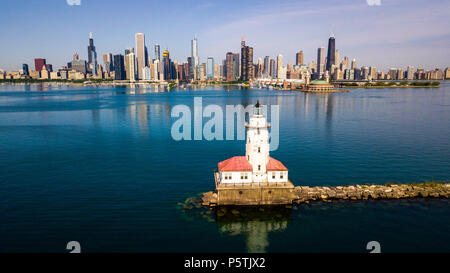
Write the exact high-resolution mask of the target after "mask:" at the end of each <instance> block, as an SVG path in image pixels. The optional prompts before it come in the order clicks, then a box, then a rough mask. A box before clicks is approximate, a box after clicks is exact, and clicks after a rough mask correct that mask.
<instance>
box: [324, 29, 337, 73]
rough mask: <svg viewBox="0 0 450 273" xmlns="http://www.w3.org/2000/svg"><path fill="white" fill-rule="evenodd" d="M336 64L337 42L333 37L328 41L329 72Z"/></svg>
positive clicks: (327, 68)
mask: <svg viewBox="0 0 450 273" xmlns="http://www.w3.org/2000/svg"><path fill="white" fill-rule="evenodd" d="M335 63H336V40H335V39H334V37H333V36H331V37H330V39H328V53H327V67H326V70H327V71H331V66H332V65H334V64H335Z"/></svg>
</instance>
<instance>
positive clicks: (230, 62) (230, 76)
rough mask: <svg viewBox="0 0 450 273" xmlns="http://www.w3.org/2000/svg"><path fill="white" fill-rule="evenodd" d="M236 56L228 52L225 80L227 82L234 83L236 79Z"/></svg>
mask: <svg viewBox="0 0 450 273" xmlns="http://www.w3.org/2000/svg"><path fill="white" fill-rule="evenodd" d="M234 67H235V64H234V54H233V53H232V52H228V53H227V55H226V59H225V73H226V75H225V79H226V81H234V80H236V79H235V71H234Z"/></svg>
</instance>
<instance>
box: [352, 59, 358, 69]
mask: <svg viewBox="0 0 450 273" xmlns="http://www.w3.org/2000/svg"><path fill="white" fill-rule="evenodd" d="M356 68H357V67H356V59H353V61H352V66H351V69H356Z"/></svg>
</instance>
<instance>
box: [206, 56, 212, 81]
mask: <svg viewBox="0 0 450 273" xmlns="http://www.w3.org/2000/svg"><path fill="white" fill-rule="evenodd" d="M206 77H207V78H208V79H211V78H214V58H213V57H208V60H207V62H206Z"/></svg>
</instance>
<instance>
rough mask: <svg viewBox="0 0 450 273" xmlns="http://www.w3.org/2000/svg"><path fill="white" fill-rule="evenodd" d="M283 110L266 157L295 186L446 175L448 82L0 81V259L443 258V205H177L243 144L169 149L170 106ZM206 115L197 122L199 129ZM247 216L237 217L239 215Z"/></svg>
mask: <svg viewBox="0 0 450 273" xmlns="http://www.w3.org/2000/svg"><path fill="white" fill-rule="evenodd" d="M194 97H202V101H203V106H207V105H209V104H217V105H220V106H222V107H224V109H225V105H237V104H242V105H244V106H245V105H248V104H254V103H256V101H257V100H259V101H260V102H261V103H262V104H268V105H279V106H280V119H279V125H280V135H279V139H280V144H279V147H278V149H277V150H275V151H273V152H272V153H271V156H273V157H275V158H277V159H278V160H280V161H282V162H283V163H284V164H285V165H286V166H287V167H288V168H289V177H290V179H291V180H292V181H293V182H294V184H295V185H310V186H314V185H344V184H364V183H375V184H385V183H386V182H414V181H419V182H420V181H424V180H431V179H434V180H444V181H449V180H450V138H449V136H450V85H449V84H448V83H443V87H441V88H436V89H427V88H411V89H406V88H404V89H389V88H386V89H352V90H351V92H350V93H335V94H330V95H316V94H305V93H302V92H293V91H276V90H239V89H237V88H234V87H227V88H223V87H207V88H202V89H201V88H199V89H173V90H171V91H170V92H164V90H163V89H160V90H158V89H151V88H149V89H146V88H131V87H128V88H125V87H115V88H113V87H100V88H98V87H56V86H54V87H42V86H7V85H3V86H0V216H1V220H0V252H35V251H36V252H68V251H67V250H66V244H67V242H69V241H78V242H80V244H81V248H82V251H83V252H246V251H250V252H255V251H256V252H262V251H265V252H367V250H366V244H367V242H369V241H373V240H375V241H378V242H380V244H381V250H382V252H399V251H402V252H415V251H424V252H441V251H445V252H448V251H450V233H449V227H450V217H449V215H450V206H449V205H450V202H449V201H448V200H420V199H418V200H391V201H365V202H335V203H313V204H310V205H301V206H295V207H294V208H292V209H268V208H267V209H266V210H265V211H264V212H261V211H259V210H258V211H250V212H249V211H245V210H243V211H242V213H241V214H240V215H239V216H231V215H228V216H227V217H222V218H216V217H215V215H214V213H209V212H208V210H192V211H184V210H183V209H182V208H181V206H180V205H179V204H178V203H180V202H184V200H185V199H186V198H188V197H192V196H197V194H199V193H201V192H205V191H210V190H213V189H214V179H213V170H214V169H215V168H217V163H218V162H219V161H222V160H224V159H226V158H228V157H231V156H233V155H243V154H245V143H244V141H241V140H227V141H206V140H196V141H194V140H192V141H175V140H173V139H172V137H171V126H172V124H173V122H174V121H175V120H176V118H171V109H172V108H173V107H174V106H175V105H179V104H184V105H187V106H189V107H192V106H193V103H194ZM207 120H208V119H205V120H204V121H207ZM242 215H244V216H242Z"/></svg>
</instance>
